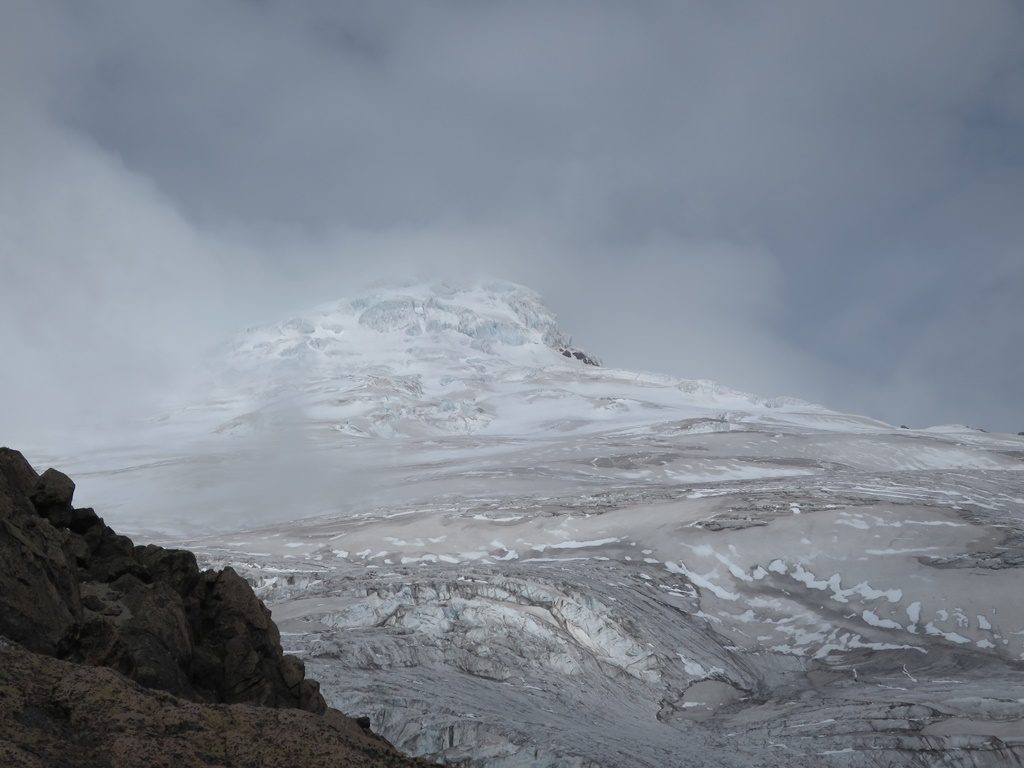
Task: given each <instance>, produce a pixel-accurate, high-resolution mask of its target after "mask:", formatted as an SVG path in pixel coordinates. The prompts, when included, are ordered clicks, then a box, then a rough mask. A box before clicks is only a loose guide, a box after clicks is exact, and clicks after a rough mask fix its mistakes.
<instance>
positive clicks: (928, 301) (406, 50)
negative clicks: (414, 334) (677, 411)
mask: <svg viewBox="0 0 1024 768" xmlns="http://www.w3.org/2000/svg"><path fill="white" fill-rule="evenodd" d="M0 22H2V23H0V57H2V58H0V65H2V66H0V98H2V100H3V101H2V103H3V110H2V116H0V168H2V169H3V173H2V174H0V270H2V271H0V322H2V329H0V343H2V345H3V348H4V349H5V366H4V370H5V375H4V376H3V380H2V382H0V390H2V391H0V395H2V396H3V397H4V401H5V402H14V403H18V404H19V407H18V408H15V409H12V411H11V412H8V413H5V414H3V417H2V420H0V429H3V430H4V431H5V432H10V433H12V434H13V433H14V432H15V431H16V430H22V431H35V430H39V429H41V428H43V427H46V426H50V425H52V424H54V423H58V422H60V423H69V422H76V423H77V422H82V421H83V420H92V421H94V422H96V423H102V422H103V420H104V419H110V418H114V417H121V416H124V415H126V414H140V413H145V412H148V411H149V410H150V409H151V408H152V407H153V406H154V404H155V403H156V402H158V401H159V400H160V399H161V398H162V397H163V396H164V395H165V394H166V392H167V391H169V390H179V391H180V390H181V389H182V388H183V387H184V386H185V379H186V378H187V372H188V371H189V370H190V369H191V367H192V366H193V365H194V361H195V360H196V359H197V358H198V357H199V355H200V354H201V353H202V352H203V350H205V349H206V348H208V347H209V346H211V345H213V344H215V343H217V342H218V341H220V339H221V338H222V337H223V336H225V335H226V334H228V333H230V332H231V331H232V330H233V329H235V328H238V327H242V326H245V325H249V324H252V323H255V322H259V321H262V320H266V319H272V318H274V317H275V316H277V315H279V314H282V313H284V312H287V311H289V310H291V309H297V308H301V307H303V306H306V305H311V304H315V303H317V302H320V301H324V300H329V299H332V298H336V297H338V296H342V295H345V294H346V293H347V292H349V291H350V290H352V289H353V288H354V287H357V286H358V285H360V284H361V283H363V282H365V281H366V280H369V279H377V278H382V277H385V278H386V277H388V276H399V277H401V276H405V275H407V274H409V273H415V272H422V271H424V270H433V271H435V272H438V273H441V274H446V273H447V274H452V273H454V274H459V275H465V274H473V273H479V274H486V275H493V276H496V277H503V278H506V279H511V280H517V281H521V282H524V283H527V284H529V285H531V286H532V287H534V288H536V289H538V290H539V291H541V292H542V293H543V294H544V295H546V297H547V298H548V301H549V303H550V304H551V306H552V307H553V308H554V309H555V310H556V312H558V314H559V315H560V316H561V317H562V319H563V324H564V326H565V327H566V329H567V330H569V331H570V332H572V333H573V334H574V335H575V336H576V339H577V341H578V342H579V343H580V344H581V345H582V346H584V347H585V348H588V349H592V350H593V351H594V352H595V353H596V354H598V355H600V356H601V357H603V358H604V359H605V360H606V361H607V362H608V363H610V364H614V365H621V366H627V367H635V368H642V369H649V370H659V371H664V372H669V373H674V374H678V375H682V376H687V377H693V378H713V379H718V380H721V381H722V382H723V383H726V384H729V385H733V386H738V387H743V388H747V389H751V390H753V391H757V392H760V393H762V394H766V395H773V394H791V395H795V396H800V397H804V398H807V399H812V400H817V401H820V402H823V403H825V404H827V405H830V406H832V407H836V408H840V409H847V410H852V411H858V412H864V413H868V414H870V415H874V416H877V417H880V418H883V419H886V420H888V421H893V422H897V423H912V424H918V425H923V424H928V423H941V422H954V421H955V422H966V423H971V424H976V425H979V426H985V427H988V428H993V429H1004V430H1012V431H1017V430H1019V429H1024V422H1022V421H1021V418H1022V417H1021V415H1020V397H1019V391H1020V381H1021V380H1022V375H1024V363H1022V362H1021V360H1022V357H1021V355H1020V354H1019V350H1020V349H1021V348H1022V346H1024V309H1022V307H1024V302H1021V300H1020V296H1021V293H1022V289H1024V223H1022V217H1021V216H1020V212H1019V207H1020V203H1019V201H1020V200H1022V199H1024V130H1022V129H1024V11H1022V7H1021V5H1020V4H1019V3H1016V2H1012V0H1006V1H1005V2H1000V1H999V0H992V2H986V3H981V4H979V3H973V4H965V3H960V2H942V1H929V2H904V3H898V4H893V3H884V2H863V3H856V4H832V3H813V2H779V3H773V4H734V3H687V4H680V3H672V2H642V3H628V4H627V3H614V2H589V1H588V2H566V3H559V4H552V3H544V2H530V1H528V2H500V1H499V2H492V3H464V2H456V1H454V0H451V1H446V0H439V1H438V2H431V3H423V2H380V3H373V4H365V3H338V2H316V1H314V0H309V1H308V2H301V3H277V2H269V1H267V2H255V1H249V0H245V1H243V0H235V1H233V2H227V1H226V2H221V3H217V4H209V3H202V2H199V1H198V0H183V2H178V3H168V4H148V3H132V4H124V3H115V2H112V1H107V0H87V1H86V2H63V3H62V2H28V1H25V0H14V1H13V2H10V3H6V4H5V5H4V8H3V10H2V11H0ZM86 417H88V419H86Z"/></svg>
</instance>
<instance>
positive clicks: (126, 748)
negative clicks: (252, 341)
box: [0, 448, 423, 767]
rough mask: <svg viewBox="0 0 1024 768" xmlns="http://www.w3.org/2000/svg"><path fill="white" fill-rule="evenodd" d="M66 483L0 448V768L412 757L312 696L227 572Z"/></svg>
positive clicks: (363, 762)
mask: <svg viewBox="0 0 1024 768" xmlns="http://www.w3.org/2000/svg"><path fill="white" fill-rule="evenodd" d="M74 489H75V486H74V483H73V482H72V481H71V480H70V479H69V478H68V477H67V476H66V475H63V474H62V473H60V472H58V471H56V470H53V469H48V470H47V471H46V472H44V473H43V474H42V475H38V474H37V473H36V472H35V470H34V469H33V468H32V467H31V466H30V465H29V463H28V462H27V461H26V460H25V458H24V457H23V456H22V455H21V454H20V453H18V452H17V451H13V450H10V449H8V448H0V564H2V569H0V641H2V642H0V765H4V766H72V765H74V766H112V767H113V766H128V765H154V766H155V765H165V764H166V765H170V764H172V763H173V764H174V765H179V766H180V765H216V766H236V765H237V766H242V765H244V766H257V765H259V766H262V765H267V766H270V765H283V764H287V765H292V766H384V765H388V766H392V765H393V766H399V765H423V763H420V762H417V761H412V760H409V759H407V758H404V757H402V756H401V755H399V754H398V753H397V752H396V751H395V750H394V749H393V748H392V747H391V746H390V745H389V744H388V743H387V742H385V741H384V740H383V739H380V738H379V737H376V736H374V735H373V734H372V733H370V732H369V731H368V730H366V729H365V727H364V726H363V725H361V723H360V722H359V721H356V720H353V719H351V718H348V717H346V716H344V715H342V714H341V713H340V712H337V711H334V710H329V709H328V708H327V706H326V704H325V703H324V699H323V697H322V696H321V695H320V690H319V685H318V684H317V683H316V682H315V681H313V680H310V679H307V678H306V676H305V668H304V665H303V663H302V661H301V660H300V659H298V658H297V657H294V656H288V655H285V654H284V653H283V652H282V650H281V643H280V635H279V633H278V630H277V627H276V625H275V624H274V622H273V621H272V620H271V618H270V611H268V610H267V608H266V607H265V606H264V605H263V603H262V602H261V601H260V600H259V599H258V598H257V597H256V596H255V595H254V594H253V591H252V589H251V588H250V587H249V585H248V583H246V581H245V580H244V579H243V578H242V577H240V576H239V575H238V574H236V573H235V572H234V571H233V570H231V569H230V568H225V569H224V570H221V571H200V570H199V568H198V566H197V564H196V560H195V557H194V556H193V555H192V553H191V552H187V551H183V550H170V549H163V548H161V547H156V546H151V545H150V546H135V545H134V544H133V542H132V541H131V540H130V539H129V538H127V537H125V536H120V535H118V534H117V533H115V532H114V531H113V530H111V529H110V528H109V527H108V526H107V525H105V524H104V522H103V520H102V519H101V518H100V517H98V516H97V515H96V514H95V512H93V510H91V509H76V508H74V506H73V504H72V499H73V494H74ZM19 646H20V647H19ZM102 667H106V668H108V669H102Z"/></svg>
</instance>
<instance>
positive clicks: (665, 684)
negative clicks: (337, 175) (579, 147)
mask: <svg viewBox="0 0 1024 768" xmlns="http://www.w3.org/2000/svg"><path fill="white" fill-rule="evenodd" d="M563 351H564V352H566V353H568V354H569V355H570V356H569V357H566V356H565V354H563ZM575 351H578V350H577V349H576V348H575V347H573V345H572V343H571V341H570V339H569V338H568V337H567V336H566V335H565V334H564V333H563V332H562V331H561V330H560V329H559V328H558V326H557V324H556V322H555V319H554V317H553V316H552V315H551V313H550V312H549V311H548V310H547V309H546V308H545V307H544V305H543V303H542V302H541V301H540V299H539V297H538V296H537V295H536V294H534V293H532V292H531V291H529V290H527V289H525V288H522V287H520V286H515V285H511V284H505V283H485V284H475V285H470V286H463V287H451V286H448V285H445V284H414V285H406V286H397V287H396V286H390V287H380V288H378V289H375V290H372V291H370V292H368V293H366V294H364V295H362V296H359V297H356V298H353V299H349V300H344V301H339V302H337V303H335V304H331V305H327V306H323V307H319V308H317V309H314V310H311V311H309V312H307V313H304V314H302V315H301V316H299V317H296V318H294V319H291V320H288V321H286V322H282V323H279V324H277V325H272V326H268V327H264V328H257V329H251V330H249V331H247V332H245V333H244V334H242V335H240V336H239V337H238V338H236V339H234V340H232V341H231V342H229V343H228V344H226V345H224V346H223V347H222V348H221V350H220V353H219V355H218V357H217V360H216V363H215V365H214V366H213V369H212V370H211V372H210V378H209V382H210V383H209V386H208V387H207V389H206V391H205V394H204V395H203V397H201V398H197V399H196V401H195V402H194V403H192V404H190V405H189V406H188V407H184V408H179V409H177V410H175V411H173V412H171V413H169V414H167V415H166V416H164V417H162V418H160V419H155V420H153V421H152V422H149V423H147V424H146V425H143V426H142V427H140V428H139V430H138V431H136V432H135V433H133V435H132V438H131V440H130V441H128V440H125V441H121V442H119V443H117V444H110V445H105V446H99V447H97V446H94V445H90V446H88V449H87V450H84V449H83V450H78V449H77V448H75V447H72V448H69V449H68V452H67V455H53V454H45V453H41V452H37V453H36V455H33V456H32V457H31V458H32V459H33V461H34V462H35V463H37V464H44V463H49V464H52V465H53V466H57V467H60V468H61V469H63V470H65V471H67V472H68V474H70V475H71V476H72V477H74V478H75V479H76V481H77V482H78V487H79V490H78V494H77V499H78V500H79V503H82V504H89V505H91V506H94V507H96V508H97V510H98V511H99V512H100V514H101V515H103V516H104V517H105V518H106V519H107V521H108V522H109V523H110V524H111V525H113V526H114V527H115V528H118V529H123V530H124V531H125V532H128V533H135V534H137V535H139V536H145V537H148V538H149V539H157V540H160V541H161V542H163V543H171V544H177V545H181V546H187V547H189V548H191V549H194V550H195V551H196V552H197V553H199V554H200V556H201V559H202V560H204V561H205V563H206V564H207V565H216V566H221V565H231V566H233V567H234V568H236V569H237V570H238V571H239V572H241V573H243V574H244V575H245V576H246V577H247V578H249V579H250V581H252V583H253V584H254V585H256V587H257V589H258V593H259V594H260V595H261V597H263V599H264V600H266V601H267V603H268V604H269V605H270V606H271V608H272V610H273V615H274V618H275V620H276V621H277V622H278V624H279V625H280V627H281V629H282V634H283V642H284V644H285V646H286V650H287V651H289V652H293V653H298V654H301V655H302V656H303V657H304V658H305V659H306V661H307V669H308V670H309V672H310V674H311V675H312V676H314V677H317V678H319V679H320V680H321V681H322V683H323V687H324V693H325V695H326V697H327V699H328V701H329V703H330V704H332V705H333V706H336V707H338V708H340V709H342V710H345V711H347V712H349V713H352V714H356V715H360V714H366V715H369V716H370V718H371V720H372V723H373V728H374V730H376V731H377V732H379V733H381V734H383V735H384V736H385V737H386V738H388V739H389V740H390V741H392V742H393V743H394V744H395V745H396V746H398V747H399V748H400V749H402V750H404V751H406V752H409V753H413V754H417V755H427V756H430V757H433V758H435V759H438V760H440V761H442V762H446V763H449V764H458V765H470V766H478V765H479V766H483V765H486V766H500V767H504V766H609V767H613V766H622V767H625V766H652V767H654V766H658V767H660V766H691V765H692V766H702V765H715V766H737V768H738V767H740V766H775V765H778V766H789V767H793V766H889V765H900V766H903V765H909V766H914V765H917V766H936V765H941V766H1004V765H1017V764H1020V763H1021V761H1022V760H1024V671H1022V670H1024V666H1022V663H1024V580H1022V579H1021V570H1020V569H1021V566H1024V473H1022V471H1021V470H1024V438H1022V437H1018V436H1011V435H1003V434H989V433H983V432H980V431H977V430H972V429H970V428H967V427H961V426H944V427H934V428H931V429H923V430H907V429H898V428H895V427H893V426H891V425H888V424H884V423H881V422H878V421H875V420H873V419H870V418H865V417H861V416H854V415H848V414H843V413H837V412H834V411H831V410H828V409H827V408H824V407H821V406H818V405H812V404H810V403H805V402H801V401H798V400H792V399H764V398H760V397H756V396H753V395H749V394H745V393H741V392H736V391H733V390H729V389H726V388H724V387H721V386H718V385H716V384H713V383H711V382H707V381H682V380H678V379H673V378H669V377H666V376H658V375H652V374H646V373H634V372H629V371H622V370H611V369H606V368H603V367H597V366H592V365H588V364H586V363H585V362H583V361H582V360H580V359H577V358H576V357H572V356H571V355H572V353H573V352H575ZM592 351H593V352H597V353H599V352H600V350H586V352H587V353H588V354H589V353H590V352H592Z"/></svg>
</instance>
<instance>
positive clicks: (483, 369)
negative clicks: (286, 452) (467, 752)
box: [213, 282, 877, 437]
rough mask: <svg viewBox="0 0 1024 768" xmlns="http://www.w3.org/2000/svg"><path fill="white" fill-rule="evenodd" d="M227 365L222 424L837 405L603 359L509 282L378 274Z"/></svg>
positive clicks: (268, 330)
mask: <svg viewBox="0 0 1024 768" xmlns="http://www.w3.org/2000/svg"><path fill="white" fill-rule="evenodd" d="M219 373H220V383H221V387H222V389H221V393H220V397H219V399H218V401H217V403H216V409H220V413H221V415H222V416H224V417H226V418H225V419H224V420H223V421H222V422H221V423H220V424H218V425H217V427H216V428H217V429H219V430H222V431H228V432H244V431H246V430H250V429H254V428H257V426H258V425H259V424H262V423H266V422H268V421H273V420H274V419H275V418H276V417H277V416H278V415H281V414H286V416H285V417H286V418H292V417H293V416H294V415H295V414H296V412H297V411H301V415H302V418H304V419H305V420H306V421H307V425H308V426H309V427H310V428H316V427H320V428H324V429H330V430H336V431H338V432H341V433H343V434H346V435H352V436H356V437H370V436H374V437H391V436H411V437H423V436H428V435H435V436H438V435H446V434H481V435H499V434H500V435H512V434H523V435H532V436H539V435H544V434H548V433H551V432H560V433H565V432H574V431H594V430H601V429H606V428H607V427H608V426H610V425H614V424H623V425H627V426H638V425H640V424H645V423H654V422H658V421H664V420H665V419H666V416H670V417H672V418H701V417H708V418H718V417H719V416H721V415H723V414H725V415H728V414H729V413H733V414H734V415H736V416H737V417H739V416H740V414H739V412H740V411H744V412H749V413H750V414H751V415H753V414H765V413H769V412H773V413H775V414H776V415H777V414H780V413H790V414H793V413H810V414H816V415H817V416H818V417H819V418H820V417H827V416H828V414H829V412H827V411H826V410H825V409H823V408H820V407H818V406H813V405H810V404H808V403H804V402H801V401H799V400H794V399H788V398H776V399H770V400H769V399H764V398H760V397H757V396H754V395H749V394H746V393H742V392H737V391H733V390H730V389H728V388H726V387H722V386H719V385H717V384H714V383H713V382H708V381H680V380H677V379H672V378H670V377H666V376H659V375H651V374H638V373H635V372H629V371H616V370H607V369H604V368H602V367H600V364H599V361H598V359H597V358H595V357H592V356H591V355H588V354H587V353H586V352H584V351H582V350H579V349H576V348H575V347H573V345H572V339H571V337H570V336H568V335H567V334H566V333H565V332H563V331H562V330H561V328H559V326H558V324H557V322H556V319H555V317H554V315H553V314H552V313H551V312H550V310H548V308H547V307H546V306H545V305H544V303H543V301H542V300H541V298H540V297H539V296H538V295H537V294H536V293H534V292H533V291H531V290H529V289H527V288H525V287H523V286H519V285H515V284H512V283H505V282H487V283H475V284H468V285H461V286H459V287H453V286H452V285H451V284H447V283H426V284H423V283H421V284H409V285H400V286H379V287H377V288H375V289H372V290H370V291H367V292H364V293H363V294H361V295H359V296H357V297H354V298H350V299H345V300H342V301H338V302H335V303H332V304H328V305H325V306H322V307H318V308H316V309H313V310H311V311H308V312H305V313H303V314H300V315H298V316H296V317H293V318H289V319H287V320H285V321H283V322H280V323H276V324H273V325H269V326H266V327H260V328H252V329H249V330H248V331H246V332H245V333H244V334H242V335H241V336H240V337H239V338H237V339H235V340H234V341H233V342H232V343H230V344H229V345H228V346H227V347H226V349H225V350H224V354H223V360H222V365H221V366H220V370H219ZM232 409H233V410H234V411H237V413H233V412H232ZM213 415H216V410H215V409H214V412H213ZM868 423H872V424H877V422H868Z"/></svg>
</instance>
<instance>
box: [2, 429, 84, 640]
mask: <svg viewBox="0 0 1024 768" xmlns="http://www.w3.org/2000/svg"><path fill="white" fill-rule="evenodd" d="M38 481H39V476H38V475H36V473H35V471H34V470H33V469H32V467H31V466H30V465H29V464H28V462H27V461H25V458H24V457H23V456H22V455H21V454H20V453H18V452H17V451H12V450H10V449H7V448H0V562H2V563H3V564H4V565H3V570H2V571H0V633H2V634H4V635H6V636H7V637H9V638H11V639H12V640H16V641H18V642H20V643H23V644H24V645H25V647H27V648H30V649H32V650H35V651H40V652H42V653H50V654H61V653H66V652H67V651H68V650H69V649H70V647H71V645H72V644H73V642H74V638H75V636H76V634H77V628H78V625H79V623H80V622H81V620H82V604H81V597H80V594H79V589H78V580H77V578H76V574H75V568H74V556H73V555H72V554H71V547H70V546H69V536H68V534H66V533H64V532H62V531H59V530H57V529H56V528H54V527H53V525H51V524H50V523H49V522H47V521H46V520H44V519H43V518H41V517H39V516H38V515H37V514H36V511H35V508H34V506H33V504H32V502H31V500H30V498H29V494H30V493H32V492H33V491H34V490H35V487H36V483H37V482H38Z"/></svg>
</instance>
